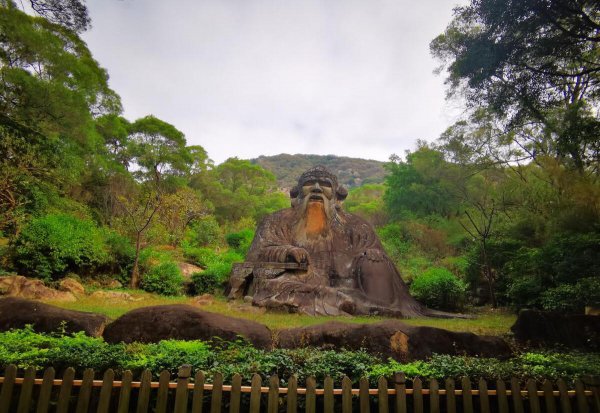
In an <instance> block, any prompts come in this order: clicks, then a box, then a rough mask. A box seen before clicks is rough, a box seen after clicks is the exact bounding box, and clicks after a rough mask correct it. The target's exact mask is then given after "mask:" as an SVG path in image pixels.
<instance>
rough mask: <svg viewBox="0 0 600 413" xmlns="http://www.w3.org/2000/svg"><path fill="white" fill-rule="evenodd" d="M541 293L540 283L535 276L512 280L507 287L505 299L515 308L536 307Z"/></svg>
mask: <svg viewBox="0 0 600 413" xmlns="http://www.w3.org/2000/svg"><path fill="white" fill-rule="evenodd" d="M541 291H542V281H541V280H540V279H539V278H538V277H535V276H532V277H527V276H525V277H521V278H517V279H514V280H513V281H512V282H511V283H510V284H509V287H508V291H507V294H506V295H507V297H508V300H509V302H511V303H512V304H513V305H514V306H515V307H516V308H524V307H537V304H538V298H539V296H540V293H541Z"/></svg>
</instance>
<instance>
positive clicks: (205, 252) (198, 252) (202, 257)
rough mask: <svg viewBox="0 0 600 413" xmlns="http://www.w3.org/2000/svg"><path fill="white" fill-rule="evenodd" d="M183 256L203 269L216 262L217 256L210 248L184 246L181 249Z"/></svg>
mask: <svg viewBox="0 0 600 413" xmlns="http://www.w3.org/2000/svg"><path fill="white" fill-rule="evenodd" d="M183 256H184V257H185V258H187V259H189V260H192V261H193V262H194V263H195V264H196V265H199V266H200V267H204V268H206V267H208V266H209V265H210V264H211V263H213V262H215V261H217V260H218V254H217V253H216V252H215V251H214V250H213V249H211V248H198V247H190V246H185V247H184V248H183Z"/></svg>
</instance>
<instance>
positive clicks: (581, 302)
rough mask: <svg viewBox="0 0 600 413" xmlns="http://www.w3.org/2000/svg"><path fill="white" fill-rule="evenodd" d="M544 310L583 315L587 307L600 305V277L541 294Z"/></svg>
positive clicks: (563, 285)
mask: <svg viewBox="0 0 600 413" xmlns="http://www.w3.org/2000/svg"><path fill="white" fill-rule="evenodd" d="M539 305H540V307H542V308H543V309H544V310H548V311H560V312H566V313H581V312H583V310H584V307H585V306H588V305H592V306H598V305H600V277H590V278H583V279H581V280H579V281H578V282H577V283H576V284H561V285H559V286H558V287H555V288H551V289H549V290H546V291H544V292H542V293H541V295H540V298H539Z"/></svg>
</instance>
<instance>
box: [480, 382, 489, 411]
mask: <svg viewBox="0 0 600 413" xmlns="http://www.w3.org/2000/svg"><path fill="white" fill-rule="evenodd" d="M478 387H479V406H480V408H481V413H490V395H489V393H488V385H487V381H485V380H484V379H483V377H482V378H480V379H479V386H478Z"/></svg>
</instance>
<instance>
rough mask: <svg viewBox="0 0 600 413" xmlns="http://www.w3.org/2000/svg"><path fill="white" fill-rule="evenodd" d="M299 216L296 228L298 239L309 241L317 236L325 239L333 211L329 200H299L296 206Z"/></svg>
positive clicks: (308, 198)
mask: <svg viewBox="0 0 600 413" xmlns="http://www.w3.org/2000/svg"><path fill="white" fill-rule="evenodd" d="M297 207H298V209H299V212H300V215H299V218H300V219H299V221H298V225H297V227H296V231H297V236H298V237H299V239H304V240H306V239H310V238H315V237H318V236H323V237H326V236H327V234H328V232H329V227H330V225H331V222H332V218H333V215H334V213H335V211H333V210H332V208H331V200H329V199H327V198H324V197H323V201H322V202H320V201H315V200H311V199H310V197H305V198H304V199H300V202H299V204H298V205H297Z"/></svg>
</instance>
